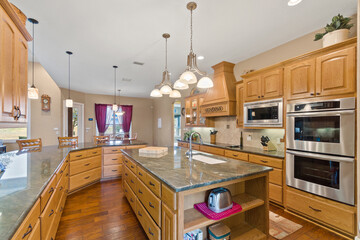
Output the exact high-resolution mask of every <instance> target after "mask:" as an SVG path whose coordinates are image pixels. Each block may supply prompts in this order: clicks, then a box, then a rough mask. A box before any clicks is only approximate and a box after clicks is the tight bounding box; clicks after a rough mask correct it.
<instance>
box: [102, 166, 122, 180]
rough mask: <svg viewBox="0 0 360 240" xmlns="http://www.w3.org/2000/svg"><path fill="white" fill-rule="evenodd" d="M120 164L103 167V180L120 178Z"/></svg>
mask: <svg viewBox="0 0 360 240" xmlns="http://www.w3.org/2000/svg"><path fill="white" fill-rule="evenodd" d="M121 171H122V164H117V165H110V166H104V169H103V174H104V178H111V177H118V176H121Z"/></svg>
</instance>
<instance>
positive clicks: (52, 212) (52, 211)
mask: <svg viewBox="0 0 360 240" xmlns="http://www.w3.org/2000/svg"><path fill="white" fill-rule="evenodd" d="M53 214H54V210H53V209H51V212H50V214H49V217H50V216H51V215H53Z"/></svg>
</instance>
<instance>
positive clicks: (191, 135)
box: [185, 132, 203, 158]
mask: <svg viewBox="0 0 360 240" xmlns="http://www.w3.org/2000/svg"><path fill="white" fill-rule="evenodd" d="M194 134H197V135H198V136H199V138H200V143H201V144H203V141H202V138H201V135H200V133H198V132H193V133H191V134H190V137H189V138H190V139H189V150H187V152H186V153H185V154H186V156H188V157H189V158H191V157H192V155H193V153H192V137H193V135H194Z"/></svg>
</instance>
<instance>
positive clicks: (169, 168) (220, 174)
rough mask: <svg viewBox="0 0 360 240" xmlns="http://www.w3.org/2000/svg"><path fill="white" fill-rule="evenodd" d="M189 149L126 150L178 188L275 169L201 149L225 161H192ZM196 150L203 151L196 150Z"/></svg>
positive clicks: (158, 175)
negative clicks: (163, 151) (155, 154)
mask: <svg viewBox="0 0 360 240" xmlns="http://www.w3.org/2000/svg"><path fill="white" fill-rule="evenodd" d="M186 151H187V150H186V149H184V148H180V147H169V149H168V154H166V155H165V156H162V157H149V156H146V155H143V154H139V150H137V149H129V150H124V153H125V154H126V155H128V156H129V157H130V158H132V159H134V160H135V161H136V162H137V163H138V164H140V165H141V166H142V167H144V168H145V169H147V170H148V171H149V172H151V173H152V174H153V175H155V176H156V177H157V178H159V179H160V180H161V181H163V182H164V183H165V184H166V185H168V186H169V187H170V188H171V189H173V190H174V191H175V192H180V191H185V190H189V189H193V188H198V187H202V186H207V185H211V184H215V183H219V182H226V181H230V180H233V179H238V178H244V177H247V176H251V175H256V174H259V173H265V172H269V171H271V170H272V168H270V167H265V166H261V165H257V164H253V163H248V162H244V161H238V160H235V159H231V158H226V157H221V156H215V155H212V154H208V153H201V155H205V156H208V157H211V158H215V159H219V160H222V161H224V163H219V164H207V163H204V162H201V161H197V160H194V159H193V160H192V162H190V161H189V159H188V158H187V157H186V156H185V152H186ZM193 153H200V152H198V151H193Z"/></svg>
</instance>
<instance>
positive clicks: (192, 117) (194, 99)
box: [185, 94, 215, 127]
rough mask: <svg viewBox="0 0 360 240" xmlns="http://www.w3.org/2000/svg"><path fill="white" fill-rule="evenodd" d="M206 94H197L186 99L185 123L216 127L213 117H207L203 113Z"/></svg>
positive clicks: (189, 125)
mask: <svg viewBox="0 0 360 240" xmlns="http://www.w3.org/2000/svg"><path fill="white" fill-rule="evenodd" d="M204 98H205V94H197V95H193V96H190V97H187V98H186V99H185V125H186V126H188V127H214V126H215V122H214V120H213V119H210V118H205V117H203V116H202V113H201V109H200V107H201V105H202V104H203V102H204Z"/></svg>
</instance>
